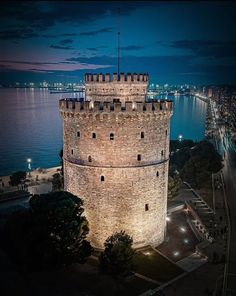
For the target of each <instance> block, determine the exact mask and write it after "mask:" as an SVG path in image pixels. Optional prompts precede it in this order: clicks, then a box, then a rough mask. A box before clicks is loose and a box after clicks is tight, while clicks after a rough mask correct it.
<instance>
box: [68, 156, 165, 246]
mask: <svg viewBox="0 0 236 296" xmlns="http://www.w3.org/2000/svg"><path fill="white" fill-rule="evenodd" d="M64 169H65V189H66V190H67V191H69V192H71V193H73V194H75V195H77V196H79V197H81V198H82V199H83V200H84V208H85V215H86V217H87V219H88V221H89V228H90V232H89V237H88V238H89V239H90V240H91V243H92V245H93V246H95V247H98V248H103V244H104V241H105V240H106V238H107V237H108V236H110V235H112V234H113V233H114V232H116V231H120V230H125V231H126V232H127V233H128V234H130V235H131V236H132V237H133V240H134V247H141V246H145V245H149V244H151V245H158V244H160V243H161V242H162V241H163V239H164V232H165V225H166V192H165V186H166V184H167V179H168V175H167V174H168V162H165V163H162V164H159V165H153V166H144V167H131V168H102V167H91V166H90V167H89V166H81V165H76V164H72V163H70V162H68V161H66V160H65V161H64ZM157 172H158V173H159V176H157ZM101 176H103V177H104V181H101ZM146 207H148V210H147V208H146Z"/></svg>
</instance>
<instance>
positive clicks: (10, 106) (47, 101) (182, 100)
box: [0, 88, 206, 176]
mask: <svg viewBox="0 0 236 296" xmlns="http://www.w3.org/2000/svg"><path fill="white" fill-rule="evenodd" d="M76 96H77V94H76V93H74V94H65V93H64V94H50V93H49V91H48V90H47V89H14V88H11V89H0V176H3V175H7V174H10V173H12V172H13V171H16V170H26V169H27V163H26V159H27V158H28V157H30V158H32V168H38V167H43V168H47V167H52V166H57V165H59V162H60V159H59V152H60V149H61V148H62V122H61V118H60V115H59V109H58V100H59V99H61V98H63V97H76ZM170 99H173V100H174V115H173V116H172V119H171V139H177V137H178V135H179V134H182V135H183V137H184V138H185V139H193V140H201V139H202V138H203V137H204V128H205V114H206V103H204V102H202V101H201V100H199V99H196V98H194V97H187V96H180V97H176V98H174V97H170Z"/></svg>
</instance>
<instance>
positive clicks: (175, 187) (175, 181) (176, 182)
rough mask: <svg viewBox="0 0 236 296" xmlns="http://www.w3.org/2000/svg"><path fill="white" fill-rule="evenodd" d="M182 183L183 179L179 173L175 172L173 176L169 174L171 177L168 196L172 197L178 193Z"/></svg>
mask: <svg viewBox="0 0 236 296" xmlns="http://www.w3.org/2000/svg"><path fill="white" fill-rule="evenodd" d="M181 183H182V181H181V179H180V177H179V175H178V174H177V173H175V174H174V175H172V176H171V175H169V178H168V198H169V199H172V198H173V197H175V196H176V195H177V194H178V192H179V189H180V186H181Z"/></svg>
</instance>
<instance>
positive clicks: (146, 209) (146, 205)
mask: <svg viewBox="0 0 236 296" xmlns="http://www.w3.org/2000/svg"><path fill="white" fill-rule="evenodd" d="M148 210H149V206H148V204H145V211H146V212H147V211H148Z"/></svg>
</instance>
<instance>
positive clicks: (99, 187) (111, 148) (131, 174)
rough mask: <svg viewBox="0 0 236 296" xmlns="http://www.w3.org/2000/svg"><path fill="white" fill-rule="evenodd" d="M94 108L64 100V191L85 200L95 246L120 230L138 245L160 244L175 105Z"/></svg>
mask: <svg viewBox="0 0 236 296" xmlns="http://www.w3.org/2000/svg"><path fill="white" fill-rule="evenodd" d="M90 107H91V108H90V109H89V106H87V107H86V104H85V105H84V106H81V104H80V103H78V102H75V103H71V102H69V103H68V102H66V103H65V101H61V102H60V110H61V114H62V116H63V119H64V124H63V136H64V177H65V190H67V191H69V192H71V193H73V194H75V195H77V196H79V197H81V198H82V199H83V200H84V205H85V214H86V217H87V218H88V221H89V224H90V234H89V238H90V239H91V242H92V244H93V245H94V246H95V247H103V243H104V241H105V239H106V238H107V237H108V236H109V235H111V234H113V233H114V232H115V231H120V230H126V231H127V233H129V234H130V235H132V236H133V239H134V245H135V246H136V247H140V246H144V245H148V244H153V245H157V244H159V243H161V242H162V241H163V238H164V231H165V223H166V222H165V217H166V203H167V182H168V157H169V119H170V116H171V112H172V104H171V103H169V102H163V103H153V104H152V103H149V104H147V103H146V104H145V103H142V104H141V105H137V106H135V109H134V110H133V107H131V106H130V105H128V104H126V106H125V107H126V109H125V110H124V109H122V108H121V106H116V105H115V106H113V107H112V108H111V106H110V107H106V106H105V107H103V109H101V107H99V106H93V105H92V106H90ZM130 107H131V108H130ZM104 110H105V111H104Z"/></svg>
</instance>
